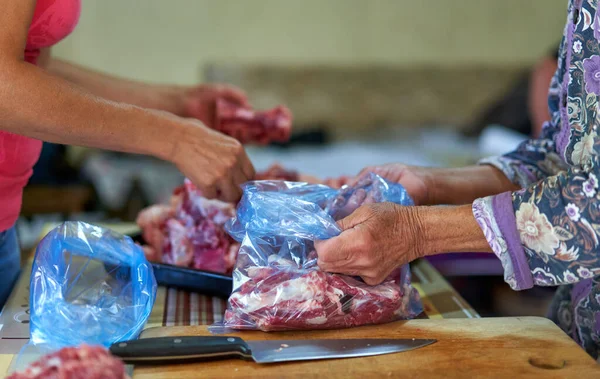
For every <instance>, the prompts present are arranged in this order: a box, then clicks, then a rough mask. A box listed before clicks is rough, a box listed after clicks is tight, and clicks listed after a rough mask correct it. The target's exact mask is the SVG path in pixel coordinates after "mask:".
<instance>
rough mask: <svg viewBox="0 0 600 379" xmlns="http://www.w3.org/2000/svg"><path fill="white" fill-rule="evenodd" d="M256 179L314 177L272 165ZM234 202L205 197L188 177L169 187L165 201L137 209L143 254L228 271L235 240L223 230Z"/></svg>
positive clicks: (198, 267) (192, 266)
mask: <svg viewBox="0 0 600 379" xmlns="http://www.w3.org/2000/svg"><path fill="white" fill-rule="evenodd" d="M256 179H257V180H287V181H299V180H300V181H303V179H309V180H313V181H318V180H317V179H316V178H311V177H308V176H305V175H301V174H298V173H297V172H296V171H292V170H286V169H285V168H283V167H282V166H280V165H272V166H271V167H269V168H268V169H267V170H266V171H263V172H259V173H257V175H256ZM234 213H235V205H234V204H230V203H225V202H222V201H219V200H209V199H207V198H205V197H203V196H202V193H201V192H200V191H199V190H198V189H197V188H196V187H195V186H194V185H193V184H192V183H191V182H190V181H189V180H186V181H185V183H184V185H182V186H180V187H178V188H176V189H175V190H174V191H173V196H172V197H171V201H170V203H169V204H165V205H162V204H160V205H153V206H150V207H148V208H146V209H144V210H142V211H141V212H140V214H139V215H138V217H137V220H136V221H137V224H138V225H139V227H140V228H141V230H142V237H143V239H144V241H145V242H146V245H145V246H143V249H144V253H145V255H146V258H147V259H148V260H149V261H152V262H162V263H168V264H173V265H177V266H182V267H191V268H196V269H199V270H205V271H213V272H217V273H222V274H228V273H231V271H232V270H233V266H234V265H235V260H236V258H237V254H238V249H239V246H240V245H239V244H238V243H237V242H235V241H234V240H233V239H232V238H231V237H229V235H227V233H226V232H225V229H224V225H225V223H226V222H227V221H228V220H229V219H230V218H231V217H233V215H234Z"/></svg>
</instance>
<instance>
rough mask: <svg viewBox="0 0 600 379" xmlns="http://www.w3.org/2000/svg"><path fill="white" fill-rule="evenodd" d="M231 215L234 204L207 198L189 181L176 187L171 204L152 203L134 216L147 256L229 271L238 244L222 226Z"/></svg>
mask: <svg viewBox="0 0 600 379" xmlns="http://www.w3.org/2000/svg"><path fill="white" fill-rule="evenodd" d="M233 214H234V206H233V204H229V203H225V202H222V201H219V200H209V199H207V198H205V197H203V196H202V194H201V193H200V191H199V190H198V189H197V188H196V187H195V186H194V185H193V184H192V183H191V182H190V181H189V180H187V179H186V180H185V183H184V185H183V186H181V187H179V188H177V189H176V190H175V191H174V194H173V196H172V199H171V204H170V205H153V206H151V207H148V208H146V209H145V210H143V211H142V212H140V214H139V215H138V218H137V223H138V225H139V226H140V228H141V229H142V236H143V238H144V241H145V242H146V243H147V244H148V245H147V246H144V252H145V253H146V258H148V260H150V261H154V262H163V263H168V264H173V265H177V266H184V267H192V268H196V269H200V270H206V271H213V272H217V273H228V272H231V269H232V267H233V265H234V263H235V256H236V255H237V249H238V247H239V244H237V243H236V242H235V241H233V240H232V239H231V238H230V237H229V236H228V235H227V234H226V233H225V230H224V229H223V225H224V224H225V222H227V220H229V219H230V218H231V217H232V216H233Z"/></svg>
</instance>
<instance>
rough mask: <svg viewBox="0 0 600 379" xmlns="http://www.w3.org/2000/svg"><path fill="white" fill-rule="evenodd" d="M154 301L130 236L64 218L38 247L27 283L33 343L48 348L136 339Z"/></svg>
mask: <svg viewBox="0 0 600 379" xmlns="http://www.w3.org/2000/svg"><path fill="white" fill-rule="evenodd" d="M155 299H156V280H155V278H154V273H153V271H152V266H151V265H150V264H149V263H148V261H147V260H146V258H145V257H144V253H143V251H142V249H141V248H140V247H139V246H138V245H136V244H135V243H134V242H133V241H132V240H131V238H129V237H126V236H122V235H120V234H118V233H115V232H113V231H111V230H108V229H104V228H101V227H98V226H93V225H89V224H86V223H83V222H66V223H64V224H62V225H61V226H59V227H57V228H56V229H54V230H52V231H51V232H50V233H48V234H47V235H46V236H45V237H44V239H42V241H41V242H40V244H39V245H38V248H37V250H36V254H35V259H34V261H33V267H32V271H31V281H30V300H29V301H30V307H31V317H30V333H31V342H32V343H33V344H35V345H44V346H49V347H51V348H62V347H65V346H77V345H80V344H82V343H85V344H88V345H102V346H105V347H108V346H110V345H111V344H113V343H115V342H118V341H123V340H128V339H133V338H136V337H137V336H138V335H139V333H140V332H141V331H142V328H143V327H144V324H145V323H146V321H147V320H148V317H149V316H150V312H151V310H152V307H153V305H154V301H155Z"/></svg>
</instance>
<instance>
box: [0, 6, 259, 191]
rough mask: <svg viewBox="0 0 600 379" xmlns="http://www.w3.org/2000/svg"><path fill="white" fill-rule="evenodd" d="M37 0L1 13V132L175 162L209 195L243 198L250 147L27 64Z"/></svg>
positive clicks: (250, 171)
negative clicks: (108, 97)
mask: <svg viewBox="0 0 600 379" xmlns="http://www.w3.org/2000/svg"><path fill="white" fill-rule="evenodd" d="M35 3H36V2H35V0H25V1H24V0H4V1H3V11H2V12H1V13H0V120H2V123H1V125H0V128H1V130H3V131H7V132H11V133H16V134H21V135H24V136H28V137H32V138H37V139H41V140H45V141H49V142H54V143H61V144H70V145H80V146H89V147H97V148H104V149H110V150H117V151H124V152H130V153H138V154H147V155H152V156H156V157H159V158H162V159H166V160H170V161H171V162H173V163H175V164H176V165H177V166H178V167H179V169H180V170H181V171H182V172H183V173H184V174H185V175H187V176H189V177H190V179H191V180H192V181H193V182H194V183H196V184H197V185H198V186H199V187H200V188H201V189H202V190H203V191H204V192H205V195H206V196H209V197H211V196H212V197H214V196H216V195H218V194H220V195H221V197H222V198H224V199H229V200H235V199H236V198H238V197H239V195H240V190H239V188H238V185H239V184H241V183H243V182H244V181H246V180H247V179H249V178H251V177H252V176H253V174H254V171H253V168H252V164H251V163H250V161H249V160H248V158H247V156H246V154H245V152H244V149H243V147H242V146H241V145H240V144H239V143H238V142H237V141H235V140H233V139H231V138H229V137H226V136H223V135H221V134H219V133H216V132H213V131H211V130H209V129H207V128H206V127H204V126H203V125H202V124H201V123H200V122H198V121H194V120H187V119H182V118H179V117H176V116H173V115H171V114H169V113H166V112H160V111H151V110H147V109H144V108H140V107H136V106H132V105H125V104H122V103H116V102H113V101H109V100H106V99H104V98H101V97H98V96H96V95H93V94H91V93H89V92H87V91H85V90H83V89H82V88H80V87H78V86H75V85H73V84H71V83H69V82H67V81H65V80H63V79H61V78H58V77H55V76H53V75H51V74H49V73H48V72H47V71H45V70H42V69H40V68H38V67H36V66H33V65H31V64H29V63H27V62H25V61H24V60H23V51H24V49H25V44H26V39H27V31H28V28H29V23H30V22H31V19H32V17H33V12H34V9H35Z"/></svg>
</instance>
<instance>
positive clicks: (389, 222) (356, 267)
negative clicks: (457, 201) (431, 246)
mask: <svg viewBox="0 0 600 379" xmlns="http://www.w3.org/2000/svg"><path fill="white" fill-rule="evenodd" d="M414 209H415V208H414V207H402V206H399V205H396V204H393V203H378V204H369V205H365V206H362V207H360V208H358V209H357V210H356V211H354V213H352V214H351V215H350V216H348V217H346V218H344V219H342V220H340V221H338V224H339V225H340V227H341V229H342V230H343V231H342V233H341V234H340V235H339V236H337V237H334V238H331V239H329V240H325V241H317V242H316V243H315V248H316V250H317V255H318V257H319V258H318V265H319V267H320V268H321V269H322V270H325V271H328V272H334V273H340V274H346V275H350V276H360V277H361V278H362V279H363V280H364V281H365V283H367V284H369V285H376V284H379V283H381V282H383V281H384V280H385V279H386V278H387V277H388V276H389V275H390V273H391V272H392V271H393V270H394V269H396V268H397V267H399V266H401V265H403V264H406V263H408V262H410V261H413V260H415V259H417V258H419V257H421V256H423V248H422V246H423V244H422V242H423V241H422V239H421V238H420V237H419V230H420V228H419V222H418V219H417V217H416V214H415V212H414Z"/></svg>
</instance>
